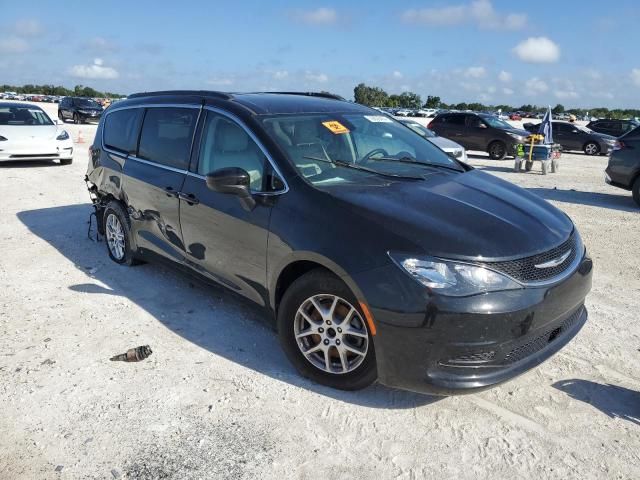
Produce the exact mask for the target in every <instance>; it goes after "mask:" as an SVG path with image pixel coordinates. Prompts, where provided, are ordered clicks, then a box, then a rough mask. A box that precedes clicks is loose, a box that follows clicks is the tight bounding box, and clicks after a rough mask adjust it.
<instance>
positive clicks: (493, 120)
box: [482, 115, 513, 129]
mask: <svg viewBox="0 0 640 480" xmlns="http://www.w3.org/2000/svg"><path fill="white" fill-rule="evenodd" d="M482 119H483V120H484V121H485V122H487V123H488V124H489V125H490V126H492V127H493V128H508V129H512V128H513V125H509V124H508V123H507V122H505V121H504V120H500V119H499V118H498V117H494V116H493V115H487V116H486V117H482Z"/></svg>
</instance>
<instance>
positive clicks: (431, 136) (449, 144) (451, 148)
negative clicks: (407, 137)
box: [399, 119, 467, 162]
mask: <svg viewBox="0 0 640 480" xmlns="http://www.w3.org/2000/svg"><path fill="white" fill-rule="evenodd" d="M399 122H400V123H403V124H405V125H406V126H407V127H409V128H410V129H411V130H413V131H414V132H416V133H417V134H418V135H421V136H423V137H424V138H426V139H427V140H429V141H430V142H431V143H433V144H434V145H435V146H436V147H438V148H440V149H441V150H443V151H444V152H446V153H448V154H449V155H452V156H453V157H454V158H457V159H458V160H461V161H463V162H466V161H467V152H466V150H465V149H464V147H463V146H462V145H460V144H458V143H456V142H454V141H453V140H449V139H448V138H444V137H439V136H438V135H436V134H435V132H432V131H431V130H429V129H428V128H427V127H425V126H424V125H422V124H420V123H418V122H415V121H413V120H409V119H407V120H404V119H403V120H399Z"/></svg>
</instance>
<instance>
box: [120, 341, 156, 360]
mask: <svg viewBox="0 0 640 480" xmlns="http://www.w3.org/2000/svg"><path fill="white" fill-rule="evenodd" d="M152 353H153V352H152V351H151V348H150V347H149V345H143V346H141V347H136V348H130V349H129V350H127V352H126V353H121V354H120V355H116V356H115V357H111V361H112V362H139V361H141V360H144V359H145V358H147V357H148V356H149V355H151V354H152Z"/></svg>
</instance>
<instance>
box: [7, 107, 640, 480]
mask: <svg viewBox="0 0 640 480" xmlns="http://www.w3.org/2000/svg"><path fill="white" fill-rule="evenodd" d="M48 107H49V108H51V107H54V106H51V105H50V106H48ZM54 108H55V107H54ZM68 129H69V131H70V133H72V134H73V136H74V138H77V135H78V131H79V130H80V129H82V133H83V136H84V139H85V141H89V140H90V139H92V138H93V134H94V131H95V127H93V126H86V125H84V126H81V127H79V126H75V125H68ZM86 146H87V144H86V143H85V144H80V145H77V147H78V149H77V151H76V154H75V161H74V164H73V165H71V166H68V167H61V166H57V165H50V164H46V163H35V164H11V165H2V166H0V189H1V191H2V192H3V195H4V196H3V200H2V208H1V209H0V225H2V231H1V233H0V247H1V250H2V252H3V255H2V261H1V262H0V292H1V293H0V405H1V408H2V415H1V416H0V432H1V433H2V435H1V436H0V478H2V479H40V478H44V479H50V478H53V479H56V478H65V479H84V478H100V479H102V478H104V479H112V478H140V479H147V478H178V479H190V478H225V479H227V478H261V479H262V478H267V479H268V478H274V479H275V478H300V479H307V478H340V479H343V478H345V479H371V478H403V479H420V478H443V479H445V478H451V479H466V478H487V477H490V476H491V477H492V478H561V479H566V478H580V479H585V478H624V479H626V478H629V479H630V478H638V477H640V393H639V392H640V369H639V368H638V367H639V366H640V360H639V357H640V324H639V323H638V317H637V315H638V311H639V309H640V265H639V263H638V259H639V258H640V242H639V241H638V239H639V238H640V213H639V211H638V209H637V208H636V207H635V205H634V204H633V202H632V200H631V197H630V194H629V193H627V192H623V191H620V190H617V189H614V188H612V187H608V186H607V185H605V184H604V181H603V169H604V167H605V165H606V161H607V159H606V157H596V158H592V157H586V156H584V155H582V154H571V155H565V156H564V157H563V159H562V163H561V167H562V168H561V171H560V172H559V173H557V174H554V175H547V176H542V175H541V174H540V173H539V170H538V171H535V172H531V173H513V172H512V171H511V166H512V162H511V161H504V162H491V161H488V160H487V159H486V157H484V156H473V157H472V158H471V163H472V164H474V165H476V166H477V167H478V168H481V169H484V170H485V171H487V172H490V173H492V174H495V175H498V176H500V177H502V178H506V179H508V180H510V181H513V182H515V183H517V184H519V185H521V186H523V187H526V188H528V189H530V190H531V191H533V192H535V193H537V194H538V195H540V196H541V197H543V198H545V199H547V200H549V201H551V202H552V203H553V204H555V205H556V206H558V207H559V208H561V209H563V210H564V211H565V212H567V213H568V214H569V215H570V216H571V218H572V219H573V220H574V221H575V223H576V224H577V226H578V228H579V229H580V231H581V233H582V236H583V238H584V241H585V243H586V245H587V246H588V248H589V251H590V253H591V255H592V256H593V258H594V261H595V275H594V286H593V291H592V293H591V294H590V296H589V297H588V299H587V306H588V308H589V311H590V319H589V322H588V323H587V325H586V326H585V327H584V329H583V330H582V332H581V333H580V334H579V335H578V336H577V337H576V339H575V340H574V341H573V342H572V343H571V344H570V345H569V346H568V347H567V348H566V349H564V350H563V351H562V352H561V353H559V354H558V355H557V356H555V357H554V358H552V359H551V360H550V361H548V362H546V363H545V364H543V365H542V366H541V367H539V368H537V369H535V370H533V371H531V372H529V373H527V374H525V375H523V376H521V377H519V378H517V379H515V380H513V381H511V382H509V383H507V384H505V385H503V386H500V387H498V388H495V389H493V390H490V391H488V392H485V393H482V394H477V395H470V396H462V397H450V398H432V397H426V396H422V395H417V394H412V393H407V392H402V391H395V390H391V389H388V388H384V387H381V386H374V387H371V388H369V389H367V390H364V391H361V392H355V393H343V392H337V391H332V390H330V389H327V388H323V387H320V386H318V385H315V384H312V383H310V382H308V381H306V380H304V379H301V378H300V377H299V376H298V375H297V374H296V373H295V371H294V370H293V368H292V367H291V366H290V365H289V363H288V362H287V360H286V359H285V357H284V355H283V354H282V353H281V351H280V349H279V347H278V343H277V339H276V337H275V335H274V333H273V332H272V331H271V330H270V329H269V328H267V326H266V322H265V319H264V316H263V314H262V313H261V312H259V311H257V310H255V309H254V308H252V307H251V306H249V305H247V304H246V303H244V302H243V301H240V300H238V299H236V298H235V297H233V296H232V295H229V294H225V293H224V292H222V291H220V290H217V289H212V288H209V287H205V286H203V285H201V284H199V283H197V282H195V281H193V280H192V279H190V278H189V277H187V276H185V275H183V274H181V273H177V272H175V271H173V270H170V269H167V268H165V267H161V266H158V265H153V264H147V265H143V266H140V267H135V268H129V269H128V268H124V267H119V266H117V265H115V264H114V263H112V262H110V261H109V259H108V257H107V253H106V247H105V245H104V243H95V242H92V241H91V240H89V239H88V238H87V226H88V225H87V219H88V217H89V213H90V212H91V208H90V205H89V202H88V195H87V192H86V189H85V185H84V183H83V180H82V179H83V176H84V173H85V169H86V163H87V152H86ZM144 344H149V345H151V347H152V349H153V355H152V356H151V357H150V358H149V359H147V360H145V361H144V362H141V363H137V364H128V363H121V362H110V361H109V357H111V356H112V355H114V354H117V353H121V352H124V351H126V350H127V349H128V348H130V347H134V346H137V345H144Z"/></svg>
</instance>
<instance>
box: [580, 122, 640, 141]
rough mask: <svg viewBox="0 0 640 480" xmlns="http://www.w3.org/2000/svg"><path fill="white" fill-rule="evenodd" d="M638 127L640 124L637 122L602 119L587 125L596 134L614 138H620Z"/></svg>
mask: <svg viewBox="0 0 640 480" xmlns="http://www.w3.org/2000/svg"><path fill="white" fill-rule="evenodd" d="M638 126H640V122H638V121H637V120H610V119H602V120H596V121H594V122H589V123H588V124H587V128H590V129H591V130H593V131H594V132H598V133H604V134H606V135H611V136H613V137H620V136H621V135H624V134H625V133H627V132H630V131H631V130H633V129H634V128H636V127H638Z"/></svg>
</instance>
